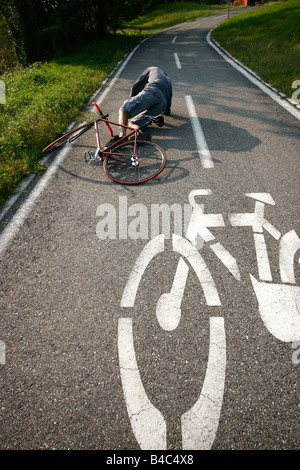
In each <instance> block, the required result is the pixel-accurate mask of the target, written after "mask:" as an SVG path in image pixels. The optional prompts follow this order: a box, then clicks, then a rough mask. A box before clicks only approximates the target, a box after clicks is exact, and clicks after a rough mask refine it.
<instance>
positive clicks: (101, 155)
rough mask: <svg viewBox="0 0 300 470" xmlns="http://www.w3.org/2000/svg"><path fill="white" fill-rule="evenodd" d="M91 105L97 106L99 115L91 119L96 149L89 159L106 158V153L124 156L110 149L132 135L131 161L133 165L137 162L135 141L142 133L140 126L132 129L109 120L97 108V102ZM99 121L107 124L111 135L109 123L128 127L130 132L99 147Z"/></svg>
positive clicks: (127, 127)
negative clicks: (93, 119)
mask: <svg viewBox="0 0 300 470" xmlns="http://www.w3.org/2000/svg"><path fill="white" fill-rule="evenodd" d="M93 105H94V106H95V107H96V108H97V110H98V112H99V114H100V115H101V116H100V117H99V118H98V119H96V120H95V121H93V124H94V130H95V134H96V142H97V149H96V152H95V154H94V157H93V158H92V159H91V161H93V160H96V159H97V158H99V159H100V160H102V159H104V158H106V157H107V156H108V154H109V155H110V156H112V155H114V156H116V157H118V156H119V157H121V156H124V155H125V154H121V153H114V152H112V150H113V149H114V147H116V146H117V145H119V144H120V143H122V142H124V141H125V140H127V139H129V138H130V137H132V136H133V135H134V153H133V156H132V162H131V163H132V164H133V165H134V164H137V160H138V157H137V152H136V142H137V137H138V135H140V134H142V131H141V128H140V129H132V128H131V127H129V126H125V125H122V124H119V123H116V122H114V121H109V120H108V119H107V118H106V117H105V116H104V115H103V114H102V111H101V109H100V108H99V106H98V105H97V103H94V102H93ZM99 122H104V123H105V124H106V125H107V127H108V129H109V131H110V135H111V136H113V131H112V128H111V125H112V126H118V127H122V128H123V129H128V130H130V132H129V134H127V135H126V136H124V137H120V139H118V140H117V141H116V142H114V143H112V144H111V145H109V146H106V147H104V148H103V149H101V141H100V135H99V129H98V123H99Z"/></svg>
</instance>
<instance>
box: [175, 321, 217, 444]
mask: <svg viewBox="0 0 300 470" xmlns="http://www.w3.org/2000/svg"><path fill="white" fill-rule="evenodd" d="M225 369H226V337H225V327H224V318H221V317H220V318H219V317H212V318H210V340H209V356H208V365H207V369H206V374H205V379H204V383H203V387H202V390H201V394H200V396H199V398H198V400H197V402H196V403H195V404H194V406H193V407H192V408H191V409H190V410H189V411H187V412H186V413H184V414H183V415H182V417H181V425H182V448H183V449H192V450H209V449H210V448H211V446H212V444H213V442H214V439H215V437H216V433H217V429H218V425H219V419H220V413H221V408H222V402H223V395H224V386H225Z"/></svg>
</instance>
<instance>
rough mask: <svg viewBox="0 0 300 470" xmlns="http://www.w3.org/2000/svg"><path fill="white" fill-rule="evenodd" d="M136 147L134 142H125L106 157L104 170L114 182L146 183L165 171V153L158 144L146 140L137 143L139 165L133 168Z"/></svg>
mask: <svg viewBox="0 0 300 470" xmlns="http://www.w3.org/2000/svg"><path fill="white" fill-rule="evenodd" d="M134 145H135V143H134V142H133V141H132V142H123V143H121V144H120V145H117V146H116V147H114V148H113V149H112V150H111V154H108V155H107V156H106V157H105V159H104V162H103V169H104V171H105V173H106V175H107V176H108V177H109V178H110V179H111V180H113V181H114V182H116V183H121V184H128V185H133V184H141V183H146V182H147V181H150V180H152V179H153V178H155V177H156V176H158V175H159V174H160V173H161V172H162V170H163V169H164V167H165V165H166V162H167V157H166V154H165V151H164V150H163V149H162V148H161V147H160V146H159V145H158V144H156V143H154V142H148V141H145V140H139V141H137V143H136V154H137V156H138V161H139V164H138V166H133V164H132V160H131V159H132V156H133V154H134Z"/></svg>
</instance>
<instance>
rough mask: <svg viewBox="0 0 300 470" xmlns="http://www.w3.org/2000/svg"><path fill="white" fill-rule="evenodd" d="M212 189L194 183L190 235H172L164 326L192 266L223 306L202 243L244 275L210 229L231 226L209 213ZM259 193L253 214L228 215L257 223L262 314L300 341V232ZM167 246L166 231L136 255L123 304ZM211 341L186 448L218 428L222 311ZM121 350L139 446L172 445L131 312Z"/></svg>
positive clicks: (161, 315)
mask: <svg viewBox="0 0 300 470" xmlns="http://www.w3.org/2000/svg"><path fill="white" fill-rule="evenodd" d="M210 194H211V191H210V190H204V189H200V190H194V191H191V192H190V194H189V202H190V204H191V206H192V208H193V210H192V215H191V219H190V222H189V225H188V228H187V231H186V237H185V238H184V237H182V236H179V235H176V234H173V236H172V249H173V251H174V252H175V253H177V254H179V255H180V259H179V262H178V265H177V268H176V272H175V275H174V279H173V283H172V287H171V290H170V292H166V293H164V294H162V295H161V297H160V298H159V299H158V302H157V304H156V317H157V321H158V322H159V325H160V326H161V328H163V329H164V330H166V331H172V330H175V329H176V328H177V326H178V325H179V322H180V319H181V315H182V312H181V304H182V299H183V296H184V293H185V288H186V284H187V279H188V273H189V271H190V270H191V269H192V270H193V271H194V272H195V274H196V276H197V278H198V280H199V283H200V285H201V287H202V291H203V294H204V297H205V300H206V304H207V305H208V306H211V307H214V306H220V305H221V301H220V297H219V294H218V291H217V288H216V285H215V282H214V279H213V276H212V274H211V272H210V270H209V268H208V266H207V264H206V263H205V260H204V259H203V257H202V256H201V254H200V252H199V250H200V249H201V247H202V245H203V243H207V242H210V243H209V244H208V246H209V248H210V249H211V250H212V251H213V252H214V254H215V255H216V256H217V258H218V259H219V261H220V262H222V263H223V264H224V266H225V267H226V268H227V269H228V271H229V272H230V273H231V275H232V276H233V277H234V278H235V279H236V281H237V282H239V281H240V279H241V275H240V271H239V267H238V264H237V261H236V259H235V258H234V257H233V256H232V255H231V254H230V253H229V252H228V250H227V249H226V248H225V247H224V246H223V245H222V244H221V243H219V242H218V241H216V240H215V237H214V235H213V234H212V233H211V231H210V230H209V228H210V227H225V222H224V217H223V215H222V214H205V213H204V207H203V205H200V204H198V203H197V202H196V200H195V198H196V196H197V197H199V196H200V197H204V196H209V195H210ZM246 196H247V197H250V198H252V199H254V200H255V207H254V211H253V212H252V213H240V214H239V213H233V214H228V217H229V221H230V224H231V225H232V226H235V227H252V231H253V237H254V246H255V252H256V259H257V268H258V274H259V279H258V280H257V279H256V278H255V277H254V276H253V275H251V274H250V279H251V283H252V286H253V289H254V292H255V294H256V297H257V300H258V308H259V313H260V315H261V318H262V320H263V322H264V324H265V326H266V328H267V329H268V330H269V332H270V333H271V334H272V335H273V336H275V337H276V338H277V339H278V340H280V341H284V342H293V341H298V340H300V308H299V307H300V287H299V286H296V285H295V284H296V281H295V274H294V260H295V255H296V253H297V251H298V250H300V239H299V237H298V235H297V234H296V232H295V231H293V230H292V231H290V232H287V233H286V234H284V235H281V233H280V232H279V231H278V230H277V229H276V228H275V227H274V226H273V225H272V224H270V223H269V222H268V221H267V220H266V219H265V216H264V211H265V205H266V204H271V205H274V204H275V203H274V200H273V198H272V197H271V196H270V194H268V193H247V194H246ZM264 231H267V232H268V233H269V234H270V235H271V236H272V237H273V238H274V239H275V240H276V241H279V265H280V276H281V281H282V283H281V284H276V283H273V282H272V274H271V269H270V263H269V259H268V252H267V247H266V243H265V237H264ZM164 249H165V238H164V235H163V234H161V235H158V236H157V237H155V238H153V239H152V240H150V241H149V242H148V243H147V244H146V246H145V247H144V248H143V250H142V252H141V253H140V255H139V256H138V258H137V260H136V262H135V265H134V267H133V269H132V271H131V273H130V276H129V279H128V281H127V284H126V286H125V289H124V292H123V296H122V300H121V307H127V308H130V307H131V308H132V307H134V305H135V300H136V296H137V293H138V288H139V285H140V282H141V280H142V277H143V274H144V272H145V270H146V268H147V266H148V265H149V264H150V263H151V261H152V260H153V259H154V257H156V256H157V255H159V254H162V253H163V252H164ZM209 336H210V346H209V354H208V363H207V369H206V374H205V378H204V382H203V386H202V390H201V393H200V394H199V397H198V399H197V400H196V402H195V403H194V405H193V406H192V407H191V408H190V409H189V410H188V411H187V412H185V413H184V414H183V415H182V416H181V432H182V448H183V449H190V450H193V449H210V448H211V446H212V444H213V442H214V439H215V436H216V432H217V429H218V425H219V419H220V413H221V408H222V402H223V395H224V386H225V369H226V336H225V321H224V318H223V317H220V316H213V317H211V318H210V334H209ZM118 352H119V364H120V371H121V380H122V387H123V393H124V397H125V402H126V406H127V412H128V416H129V419H130V422H131V426H132V430H133V433H134V435H135V438H136V440H137V442H138V444H139V446H140V447H141V449H157V450H163V449H167V425H166V421H165V418H164V416H163V415H162V413H161V412H160V411H159V410H158V409H157V408H156V407H154V405H153V404H152V403H151V401H150V400H149V398H148V396H147V394H146V392H145V389H144V386H143V383H142V380H141V377H140V373H139V368H138V364H137V360H136V355H135V349H134V341H133V322H132V318H131V317H122V318H120V319H119V325H118Z"/></svg>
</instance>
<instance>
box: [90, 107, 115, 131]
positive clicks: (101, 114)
mask: <svg viewBox="0 0 300 470" xmlns="http://www.w3.org/2000/svg"><path fill="white" fill-rule="evenodd" d="M92 104H93V105H94V106H95V108H96V109H97V111H98V113H99V114H100V116H101V117H102V118H103V119H104V120H106V119H107V118H108V114H103V113H102V111H101V109H100V108H99V106H98V105H97V103H95V102H94V101H93V103H92ZM105 124H106V125H107V127H108V129H109V132H110V135H111V136H113V130H112V128H111V127H110V125H109V124H108V122H106V123H105Z"/></svg>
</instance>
